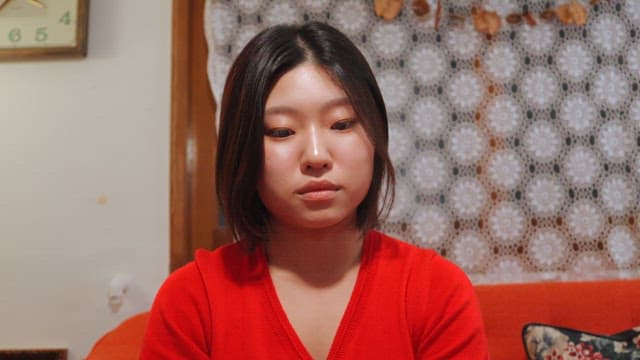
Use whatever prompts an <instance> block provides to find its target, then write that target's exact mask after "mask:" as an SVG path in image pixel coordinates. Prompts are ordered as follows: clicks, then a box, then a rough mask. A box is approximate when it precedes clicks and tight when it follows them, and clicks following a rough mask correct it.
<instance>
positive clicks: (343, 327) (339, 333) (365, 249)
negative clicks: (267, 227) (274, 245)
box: [260, 231, 377, 360]
mask: <svg viewBox="0 0 640 360" xmlns="http://www.w3.org/2000/svg"><path fill="white" fill-rule="evenodd" d="M376 240H377V236H376V234H375V232H374V231H370V232H369V233H368V234H367V235H366V236H365V238H364V240H363V243H362V256H361V258H360V266H359V268H358V275H357V277H356V282H355V284H354V286H353V290H352V291H351V296H350V297H349V301H348V302H347V306H346V308H345V310H344V313H343V314H342V317H341V318H340V323H339V324H338V328H337V329H336V333H335V334H334V336H333V339H332V341H331V346H330V347H329V353H328V354H327V360H330V359H338V358H339V357H340V355H341V348H342V343H343V342H344V341H345V339H347V338H348V336H349V334H350V331H349V330H350V328H351V327H352V326H353V325H354V323H355V322H356V321H357V317H358V314H359V313H360V312H361V311H362V306H361V305H360V303H361V302H362V300H363V298H365V297H366V290H367V289H368V287H367V283H368V279H369V278H370V277H371V275H372V274H373V262H372V261H371V260H372V252H373V249H374V248H375V246H374V245H375V244H374V243H375V241H376ZM260 262H261V263H262V265H263V269H264V276H263V284H264V287H265V292H266V294H267V297H268V299H269V303H270V304H271V308H272V310H273V313H274V314H275V317H276V318H277V320H278V324H277V325H276V324H273V326H274V327H278V329H275V330H276V331H278V332H280V333H284V334H285V335H286V337H287V338H288V340H289V343H290V344H291V345H292V346H293V347H294V348H295V351H296V353H297V354H298V356H299V357H300V358H301V359H306V360H313V357H312V356H311V354H310V353H309V350H307V348H306V347H305V345H304V344H303V343H302V340H301V339H300V336H299V335H298V333H297V332H296V330H295V329H294V327H293V325H292V324H291V321H289V317H288V316H287V313H286V311H285V310H284V306H283V305H282V302H280V298H279V297H278V293H277V292H276V288H275V284H274V282H273V278H272V277H271V273H270V271H269V264H268V263H267V257H266V253H265V249H264V247H262V248H261V251H260ZM316 360H320V359H316Z"/></svg>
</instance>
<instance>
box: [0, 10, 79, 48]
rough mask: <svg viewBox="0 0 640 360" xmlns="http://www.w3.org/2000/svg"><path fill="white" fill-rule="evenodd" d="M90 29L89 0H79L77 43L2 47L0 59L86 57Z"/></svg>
mask: <svg viewBox="0 0 640 360" xmlns="http://www.w3.org/2000/svg"><path fill="white" fill-rule="evenodd" d="M88 29H89V0H78V20H77V22H76V39H77V42H76V45H75V46H59V47H58V46H56V47H53V46H51V47H48V46H43V47H29V48H13V49H0V61H6V60H38V59H47V58H67V57H86V56H87V39H88Z"/></svg>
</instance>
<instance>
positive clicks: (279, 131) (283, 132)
mask: <svg viewBox="0 0 640 360" xmlns="http://www.w3.org/2000/svg"><path fill="white" fill-rule="evenodd" d="M293 134H294V132H293V130H291V129H286V128H276V129H268V130H266V131H265V135H267V136H270V137H277V138H283V137H287V136H291V135H293Z"/></svg>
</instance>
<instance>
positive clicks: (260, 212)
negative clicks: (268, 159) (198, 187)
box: [216, 22, 395, 247]
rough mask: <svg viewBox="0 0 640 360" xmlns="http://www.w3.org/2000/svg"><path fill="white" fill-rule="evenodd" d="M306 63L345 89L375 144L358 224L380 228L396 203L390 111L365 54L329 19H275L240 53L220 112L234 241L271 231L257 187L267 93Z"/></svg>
mask: <svg viewBox="0 0 640 360" xmlns="http://www.w3.org/2000/svg"><path fill="white" fill-rule="evenodd" d="M303 63H312V64H316V65H319V66H321V67H322V68H324V69H325V70H326V71H327V73H328V74H329V75H330V76H331V77H332V78H333V79H334V81H336V83H337V84H339V85H340V86H341V87H342V88H343V90H344V91H345V93H346V94H347V96H348V98H349V100H350V101H351V105H352V106H353V108H354V111H355V113H356V115H357V116H358V119H359V120H360V121H361V123H362V125H363V127H364V129H365V131H366V133H367V136H368V137H369V140H370V141H371V142H372V144H373V146H374V152H375V154H374V161H373V177H372V181H371V185H370V187H369V191H368V193H367V195H366V196H365V198H364V199H363V201H362V202H361V203H360V205H358V208H357V210H356V225H357V227H358V229H360V231H362V232H365V231H367V230H370V229H372V228H373V227H375V226H376V225H377V224H378V221H379V218H380V217H381V216H382V215H386V213H387V212H388V210H389V208H390V207H391V204H392V203H393V194H394V186H395V176H394V170H393V166H392V164H391V160H390V159H389V154H388V143H389V135H388V120H387V112H386V108H385V105H384V101H383V99H382V95H381V93H380V89H379V88H378V84H377V83H376V80H375V77H374V76H373V72H372V71H371V68H370V67H369V64H367V61H366V60H365V58H364V56H363V55H362V54H361V53H360V51H359V50H358V49H357V48H356V46H355V45H354V44H353V43H352V42H351V41H350V40H349V39H348V38H347V37H346V36H345V35H344V34H342V33H341V32H339V31H338V30H336V29H335V28H333V27H331V26H329V25H326V24H323V23H320V22H308V23H305V24H303V25H276V26H273V27H270V28H268V29H266V30H263V31H262V32H260V33H259V34H258V35H256V36H255V37H254V38H253V39H252V40H251V41H250V42H249V43H248V44H247V45H246V46H245V48H244V49H243V50H242V51H241V52H240V54H239V55H238V57H237V59H236V60H235V62H234V63H233V65H232V67H231V69H230V71H229V75H228V76H227V79H226V83H225V87H224V93H223V96H222V104H221V110H220V130H219V138H218V148H217V154H216V194H217V196H218V201H219V204H220V207H221V209H222V212H223V214H224V217H225V219H226V221H227V224H228V226H229V228H230V230H231V232H232V234H233V237H234V240H236V241H240V240H243V241H244V240H246V241H248V242H249V245H250V247H254V246H255V245H257V244H258V243H260V242H262V241H266V240H267V239H268V234H269V221H270V216H269V211H268V210H267V209H266V208H265V206H264V204H263V203H262V201H261V200H260V197H259V196H258V191H257V184H258V179H259V177H260V176H261V172H262V168H263V161H264V143H263V140H264V109H265V104H266V101H267V97H268V96H269V93H270V92H271V89H272V88H273V87H274V86H275V84H276V82H277V81H278V80H279V79H280V77H281V76H282V75H284V74H285V73H287V72H288V71H290V70H292V69H293V68H295V67H296V66H298V65H301V64H303ZM381 193H383V194H382V195H383V196H382V199H381V200H382V206H379V205H380V204H379V200H380V198H381Z"/></svg>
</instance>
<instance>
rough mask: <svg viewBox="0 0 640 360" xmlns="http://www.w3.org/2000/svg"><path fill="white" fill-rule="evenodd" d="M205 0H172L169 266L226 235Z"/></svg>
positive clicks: (219, 241) (179, 264) (215, 244)
mask: <svg viewBox="0 0 640 360" xmlns="http://www.w3.org/2000/svg"><path fill="white" fill-rule="evenodd" d="M204 2H205V0H173V14H172V45H171V47H172V49H171V51H172V54H171V145H170V151H171V156H170V196H169V197H170V200H169V201H170V206H169V208H170V262H169V263H170V271H173V270H175V269H177V268H179V267H180V266H182V265H184V264H186V263H187V262H189V261H190V260H191V259H192V258H193V252H194V251H195V249H197V248H214V247H216V246H218V245H220V244H222V243H224V242H226V241H228V239H229V237H228V236H227V235H226V234H225V233H224V231H223V230H222V229H220V228H219V226H218V216H219V212H218V206H217V200H216V197H215V181H214V159H215V151H216V144H217V138H216V129H215V110H216V104H215V100H214V98H213V95H212V93H211V88H210V86H209V78H208V75H207V56H208V50H207V43H206V39H205V35H204V26H203V25H204V23H203V21H204Z"/></svg>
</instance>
